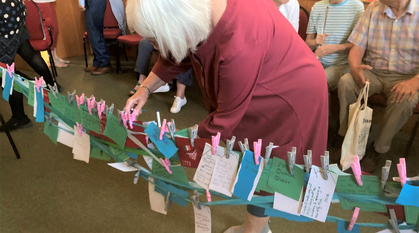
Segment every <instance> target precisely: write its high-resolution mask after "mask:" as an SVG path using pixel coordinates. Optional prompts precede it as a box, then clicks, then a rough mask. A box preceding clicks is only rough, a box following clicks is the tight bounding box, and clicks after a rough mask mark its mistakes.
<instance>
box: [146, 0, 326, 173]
mask: <svg viewBox="0 0 419 233" xmlns="http://www.w3.org/2000/svg"><path fill="white" fill-rule="evenodd" d="M189 57H190V62H189V63H181V64H175V63H174V62H171V61H169V60H166V59H163V58H162V57H160V58H159V60H158V62H157V63H156V65H155V66H154V68H153V72H154V73H155V74H156V75H157V76H158V77H160V78H161V79H162V80H164V81H166V82H169V81H170V80H172V79H174V78H175V77H176V75H177V74H179V73H181V72H185V71H187V70H188V68H189V67H190V66H191V65H192V67H193V70H194V72H195V74H196V77H197V79H198V82H199V85H200V87H201V91H202V94H203V97H204V99H205V103H206V106H207V109H208V112H209V115H208V117H207V118H206V119H204V120H203V121H202V122H201V123H200V124H199V132H198V135H199V136H200V137H202V138H210V137H211V136H212V135H216V134H217V132H220V133H221V138H222V139H223V140H226V139H229V138H231V137H232V136H233V135H234V136H236V137H237V140H236V142H237V141H243V139H244V138H248V139H249V144H251V149H252V148H253V146H252V145H253V141H257V140H258V139H259V138H260V139H262V143H263V147H265V146H267V145H268V144H269V142H273V143H274V144H275V145H278V146H280V147H279V148H275V149H273V151H272V155H273V156H276V157H279V158H282V159H286V160H287V151H291V148H292V147H293V146H295V147H297V159H296V162H297V163H298V164H304V162H303V156H302V155H303V154H306V153H307V150H313V164H315V165H320V158H319V157H320V155H323V154H324V151H325V150H326V142H327V127H328V90H327V84H326V76H325V73H324V70H323V68H322V66H321V64H320V62H319V61H318V60H317V59H316V57H315V55H314V54H313V52H312V51H311V50H310V49H309V47H308V46H307V45H306V44H305V42H304V41H303V40H302V39H301V38H300V37H299V35H298V34H297V33H296V32H295V29H294V28H293V27H292V26H291V24H290V23H289V22H288V21H287V19H285V17H284V16H283V15H282V14H281V13H280V12H279V10H278V8H277V7H276V5H275V4H274V2H273V1H272V0H258V1H255V0H228V2H227V9H226V11H225V12H224V14H223V16H222V17H221V19H220V21H219V22H218V24H217V25H216V27H215V28H214V30H213V31H212V32H211V34H210V35H209V37H208V38H207V40H206V41H205V42H204V43H203V44H202V45H200V46H199V47H198V49H197V51H196V53H194V54H192V53H191V54H190V55H189ZM235 149H236V150H238V149H239V148H238V146H237V143H236V144H235ZM264 153H265V150H264V149H263V150H262V155H264Z"/></svg>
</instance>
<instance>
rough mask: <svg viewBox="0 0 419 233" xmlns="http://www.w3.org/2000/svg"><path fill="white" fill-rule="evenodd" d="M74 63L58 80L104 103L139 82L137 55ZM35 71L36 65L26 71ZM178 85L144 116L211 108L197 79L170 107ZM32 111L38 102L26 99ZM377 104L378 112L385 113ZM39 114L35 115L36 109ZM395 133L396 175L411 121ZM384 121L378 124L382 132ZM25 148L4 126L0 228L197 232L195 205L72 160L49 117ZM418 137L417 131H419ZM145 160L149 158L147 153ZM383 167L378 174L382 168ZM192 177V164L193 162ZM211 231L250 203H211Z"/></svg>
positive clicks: (307, 226) (345, 214)
mask: <svg viewBox="0 0 419 233" xmlns="http://www.w3.org/2000/svg"><path fill="white" fill-rule="evenodd" d="M70 60H71V64H70V66H69V67H68V68H61V69H58V73H59V76H58V78H57V80H58V82H59V83H60V84H61V85H62V86H63V87H64V92H63V93H65V94H66V93H67V91H70V92H72V91H73V90H77V93H85V94H86V95H87V96H90V95H91V94H93V95H95V97H96V99H101V98H102V99H104V100H106V103H107V104H109V103H112V102H113V103H114V104H115V108H116V109H122V108H123V107H124V105H125V101H126V100H127V98H128V95H127V94H128V92H129V90H131V89H132V88H133V87H134V85H135V83H136V79H135V77H136V76H135V73H134V72H133V71H131V70H133V67H134V61H132V60H131V61H128V62H125V61H124V62H123V63H122V68H123V70H125V71H127V72H125V73H123V74H116V73H110V74H106V75H102V76H92V75H90V74H88V73H85V72H84V71H83V68H84V60H83V57H75V58H72V59H70ZM25 73H27V74H28V75H29V76H32V77H33V76H34V73H33V72H25ZM174 95H175V93H174V92H172V91H170V92H168V93H159V94H153V95H151V96H150V99H149V102H148V103H147V105H146V106H145V109H146V110H147V112H145V113H143V115H141V116H140V120H153V119H155V112H156V111H157V110H159V111H160V113H161V117H162V119H163V118H167V119H172V118H173V119H175V121H176V126H177V128H178V129H181V128H185V127H188V126H191V125H193V124H195V123H198V122H199V121H200V120H202V119H203V118H204V117H205V116H206V110H205V108H204V102H203V100H202V97H201V94H200V90H199V88H198V86H197V85H196V83H194V85H193V86H192V87H188V88H187V90H186V97H187V100H188V103H187V105H185V106H184V107H183V108H182V110H181V111H180V112H179V113H178V114H171V113H170V112H169V108H170V107H171V105H172V102H173V96H174ZM25 105H26V106H25V109H26V112H27V115H32V113H33V112H32V109H31V107H29V106H28V105H27V104H25ZM0 109H1V113H2V114H3V116H4V117H5V119H6V120H8V119H9V118H10V117H11V113H10V108H9V106H8V104H7V103H6V102H5V101H4V100H1V101H0ZM379 112H380V110H377V111H376V112H375V114H379ZM31 119H32V120H33V121H34V118H33V117H32V116H31ZM416 119H417V118H415V117H412V119H411V121H410V122H409V124H408V125H407V126H406V127H405V128H404V129H403V130H402V131H401V132H400V133H399V134H397V135H396V137H395V139H394V141H393V145H392V149H391V151H390V152H388V153H387V154H385V155H384V156H383V157H382V159H381V163H382V164H384V162H385V160H386V159H391V160H392V161H393V167H392V171H391V175H392V176H397V171H396V169H395V165H394V164H396V163H397V162H398V158H399V157H400V156H401V155H402V154H403V152H404V148H405V145H406V143H407V140H408V138H409V134H410V129H411V128H412V122H414V120H416ZM377 128H378V126H377V125H376V124H375V125H374V126H373V130H372V134H373V135H374V134H376V131H377ZM12 136H13V138H14V140H15V143H16V145H17V147H18V149H19V152H20V154H21V156H22V158H21V159H20V160H17V159H16V158H15V156H14V154H13V151H12V148H11V146H10V145H9V142H8V140H7V138H6V135H5V134H0V232H1V233H26V232H28V233H46V232H53V233H58V232H68V233H73V232H101V233H102V232H105V233H107V232H109V233H111V232H126V233H130V232H151V233H154V232H156V233H160V232H194V214H193V208H192V206H191V205H188V207H186V208H184V207H179V206H177V205H172V207H170V209H169V212H168V215H167V216H165V215H161V214H158V213H155V212H153V211H151V210H150V206H149V200H148V185H147V182H146V181H144V180H142V179H140V180H139V182H138V184H136V185H135V184H133V179H134V175H133V174H132V173H123V172H120V171H117V170H115V169H113V168H111V167H110V166H108V165H107V164H106V162H105V161H101V160H95V159H91V160H90V163H89V164H86V163H84V162H81V161H77V160H73V158H72V153H71V148H69V147H66V146H64V145H62V144H57V145H55V144H54V143H53V142H51V141H50V140H49V139H48V137H47V136H46V135H44V134H43V124H40V123H34V125H33V126H32V127H31V128H28V129H23V130H18V131H15V132H13V133H12ZM418 137H419V136H418ZM418 137H417V138H416V140H415V143H414V146H413V148H412V150H411V151H410V156H409V158H408V159H407V171H408V175H409V176H414V175H418V174H419V166H418V165H419V156H418V155H419V143H418ZM141 162H143V161H141ZM378 170H380V169H377V171H376V173H375V175H379V176H380V171H378ZM187 172H188V175H189V179H190V180H192V176H193V171H191V170H188V171H187ZM211 212H212V232H223V231H224V230H225V229H227V228H228V227H230V226H232V225H238V224H241V223H242V222H243V221H244V219H245V213H246V210H245V206H216V207H211ZM329 214H330V215H333V216H338V217H341V218H344V219H347V220H349V219H350V218H351V216H352V213H351V212H350V211H344V210H342V208H341V206H340V205H339V204H332V207H331V210H330V212H329ZM359 222H377V223H386V222H387V218H386V217H384V216H382V215H379V214H376V213H370V212H361V214H360V217H359ZM270 226H271V229H272V231H273V232H274V233H279V232H286V233H293V232H336V228H337V224H336V223H331V222H327V223H321V222H316V221H315V222H312V223H297V222H290V221H286V220H284V219H280V218H272V222H271V225H270ZM361 230H362V232H377V231H380V230H381V229H374V228H362V229H361Z"/></svg>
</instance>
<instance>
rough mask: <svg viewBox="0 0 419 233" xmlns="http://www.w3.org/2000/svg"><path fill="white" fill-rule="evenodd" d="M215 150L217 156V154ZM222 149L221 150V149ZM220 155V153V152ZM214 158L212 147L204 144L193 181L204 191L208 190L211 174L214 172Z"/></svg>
mask: <svg viewBox="0 0 419 233" xmlns="http://www.w3.org/2000/svg"><path fill="white" fill-rule="evenodd" d="M218 149H219V148H217V154H218ZM221 149H222V148H221ZM220 153H221V152H220ZM216 158H217V157H216V156H215V155H213V154H212V146H211V145H210V144H208V143H206V144H205V147H204V152H203V153H202V158H201V161H200V162H199V165H198V168H197V169H196V172H195V175H194V177H193V181H195V182H196V183H197V184H198V185H199V186H201V187H202V188H204V189H208V188H209V185H210V182H211V176H212V172H213V171H214V166H215V161H216Z"/></svg>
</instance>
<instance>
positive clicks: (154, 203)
mask: <svg viewBox="0 0 419 233" xmlns="http://www.w3.org/2000/svg"><path fill="white" fill-rule="evenodd" d="M149 179H150V180H151V181H152V182H154V178H152V177H149ZM148 197H149V199H150V207H151V210H152V211H155V212H157V213H161V214H164V215H166V214H167V211H165V207H166V202H165V201H164V196H163V195H161V194H160V193H158V192H156V191H154V184H152V183H150V182H148Z"/></svg>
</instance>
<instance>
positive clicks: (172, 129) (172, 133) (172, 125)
mask: <svg viewBox="0 0 419 233" xmlns="http://www.w3.org/2000/svg"><path fill="white" fill-rule="evenodd" d="M167 129H168V130H169V133H170V136H171V137H172V140H173V141H174V142H175V143H176V140H175V132H176V126H175V119H172V120H171V121H170V124H169V123H167Z"/></svg>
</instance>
